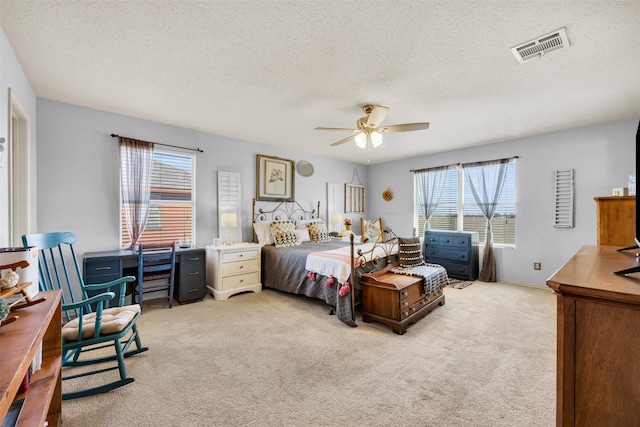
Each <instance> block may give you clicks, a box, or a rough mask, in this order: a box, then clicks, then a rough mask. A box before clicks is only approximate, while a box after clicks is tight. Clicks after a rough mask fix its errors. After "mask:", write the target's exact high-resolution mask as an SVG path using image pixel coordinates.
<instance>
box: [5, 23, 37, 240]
mask: <svg viewBox="0 0 640 427" xmlns="http://www.w3.org/2000/svg"><path fill="white" fill-rule="evenodd" d="M9 89H11V90H12V92H13V96H14V97H15V98H16V99H17V100H18V101H19V102H20V105H21V106H22V108H23V109H24V111H25V112H26V114H27V115H28V116H29V163H30V170H29V176H30V184H31V191H30V195H29V196H30V197H29V204H30V208H31V217H30V218H29V226H30V227H31V229H32V230H33V229H35V227H36V210H37V197H36V196H37V192H36V97H35V94H34V93H33V89H32V88H31V85H30V84H29V82H28V80H27V78H26V77H25V75H24V72H23V71H22V67H21V66H20V63H19V62H18V60H17V59H16V56H15V54H14V52H13V49H12V48H11V45H10V44H9V41H8V40H7V37H6V35H5V34H4V31H2V30H0V106H1V107H0V137H3V138H5V140H7V142H5V144H4V145H5V151H3V152H2V153H0V247H6V246H8V245H10V244H11V242H9V238H8V236H9V175H8V172H9V169H8V163H7V160H8V158H9V155H10V154H9V153H8V151H7V150H6V146H7V145H8V139H9V121H10V117H9V113H8V108H7V107H8V104H9Z"/></svg>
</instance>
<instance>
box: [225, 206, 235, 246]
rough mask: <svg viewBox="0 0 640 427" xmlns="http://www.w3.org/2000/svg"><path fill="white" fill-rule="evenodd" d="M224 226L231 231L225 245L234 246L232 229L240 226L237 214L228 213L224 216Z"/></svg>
mask: <svg viewBox="0 0 640 427" xmlns="http://www.w3.org/2000/svg"><path fill="white" fill-rule="evenodd" d="M221 220H222V226H223V227H225V228H227V229H228V230H229V237H228V238H227V241H226V243H225V245H228V246H231V245H233V238H232V237H231V229H233V228H236V227H237V226H238V215H237V214H236V213H235V212H227V213H223V214H222V218H221Z"/></svg>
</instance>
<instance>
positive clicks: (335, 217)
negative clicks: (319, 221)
mask: <svg viewBox="0 0 640 427" xmlns="http://www.w3.org/2000/svg"><path fill="white" fill-rule="evenodd" d="M329 222H330V223H331V224H332V225H333V227H332V228H334V227H335V230H336V231H338V232H339V231H340V225H339V224H340V223H341V222H342V214H340V213H337V212H334V213H332V214H331V218H330V219H329Z"/></svg>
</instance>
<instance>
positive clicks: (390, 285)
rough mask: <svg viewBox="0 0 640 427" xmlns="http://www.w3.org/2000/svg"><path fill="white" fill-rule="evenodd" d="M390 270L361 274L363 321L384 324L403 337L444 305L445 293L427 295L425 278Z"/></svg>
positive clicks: (440, 291)
mask: <svg viewBox="0 0 640 427" xmlns="http://www.w3.org/2000/svg"><path fill="white" fill-rule="evenodd" d="M390 268H391V267H387V268H385V269H383V270H380V271H378V272H376V273H371V274H363V275H362V280H361V284H362V320H363V321H364V322H366V323H371V322H373V321H376V322H380V323H384V324H385V325H388V326H390V327H391V328H392V329H393V332H395V333H396V334H400V335H402V334H404V333H405V332H406V331H407V326H408V325H409V324H410V323H415V322H417V321H418V320H420V319H422V318H423V317H424V316H426V315H427V314H428V313H429V312H431V311H432V310H433V309H434V308H436V307H438V306H440V305H444V294H443V292H442V290H439V291H438V292H436V293H435V294H432V295H428V296H427V295H425V294H424V292H423V291H424V289H423V285H422V282H423V280H424V279H422V277H415V276H406V275H403V274H394V273H389V271H388V270H389V269H390Z"/></svg>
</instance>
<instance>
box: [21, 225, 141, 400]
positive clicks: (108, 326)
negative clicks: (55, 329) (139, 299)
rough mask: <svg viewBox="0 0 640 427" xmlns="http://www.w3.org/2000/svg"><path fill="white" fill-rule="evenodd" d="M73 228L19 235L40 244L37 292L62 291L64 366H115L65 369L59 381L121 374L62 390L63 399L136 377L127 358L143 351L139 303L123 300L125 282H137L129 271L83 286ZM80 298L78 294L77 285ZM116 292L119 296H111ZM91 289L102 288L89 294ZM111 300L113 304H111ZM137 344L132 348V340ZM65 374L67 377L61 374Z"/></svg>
mask: <svg viewBox="0 0 640 427" xmlns="http://www.w3.org/2000/svg"><path fill="white" fill-rule="evenodd" d="M75 242H76V236H75V234H74V233H70V232H62V233H44V234H28V235H24V236H22V243H23V244H24V245H25V246H35V247H37V248H38V251H39V256H38V273H39V288H40V290H41V291H47V290H61V291H62V319H63V325H62V366H63V368H69V367H77V366H87V365H92V364H96V363H104V362H111V361H117V366H109V367H106V368H105V367H101V368H97V369H95V370H92V371H88V372H83V373H78V374H75V375H67V374H66V373H65V370H66V369H63V378H62V379H63V380H70V379H74V378H80V377H84V376H88V375H95V374H100V373H103V372H107V371H112V370H115V369H118V370H119V374H120V379H119V380H116V381H113V382H109V383H106V384H102V385H99V386H94V387H91V388H85V389H80V390H76V391H72V392H66V393H63V394H62V399H63V400H68V399H75V398H78V397H84V396H91V395H94V394H99V393H106V392H108V391H110V390H113V389H115V388H118V387H122V386H123V385H126V384H129V383H131V382H133V381H134V378H133V377H128V376H127V371H126V367H125V363H124V359H125V357H128V356H132V355H134V354H138V353H141V352H143V351H147V350H148V349H149V348H148V347H143V346H142V343H141V341H140V335H139V334H138V328H137V326H136V319H137V318H138V317H139V316H140V313H141V309H140V306H139V305H137V304H135V305H127V306H125V305H124V298H125V287H126V284H127V283H131V282H133V281H135V277H133V276H127V277H122V278H120V279H116V280H113V281H111V282H108V283H103V284H91V285H85V284H84V281H83V279H82V274H81V272H80V267H79V265H78V260H77V258H76V255H75V251H74V249H73V244H74V243H75ZM74 285H75V286H76V287H77V290H78V291H80V293H81V295H82V297H81V298H80V299H77V298H76V297H75V296H74V294H76V292H75V291H76V289H74ZM116 290H117V291H119V292H118V295H119V299H118V301H112V300H113V299H114V298H115V295H116V292H115V291H116ZM88 292H89V293H97V292H102V293H99V294H97V295H94V296H92V297H89V296H88ZM112 303H114V304H112ZM133 343H135V348H132V349H131V350H129V348H130V347H131V344H133ZM111 346H113V348H114V352H115V354H111V355H106V356H102V357H95V358H90V359H87V358H82V359H81V358H80V356H81V355H82V354H84V353H85V352H90V351H95V350H99V349H103V348H107V347H111ZM65 375H66V376H65Z"/></svg>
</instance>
